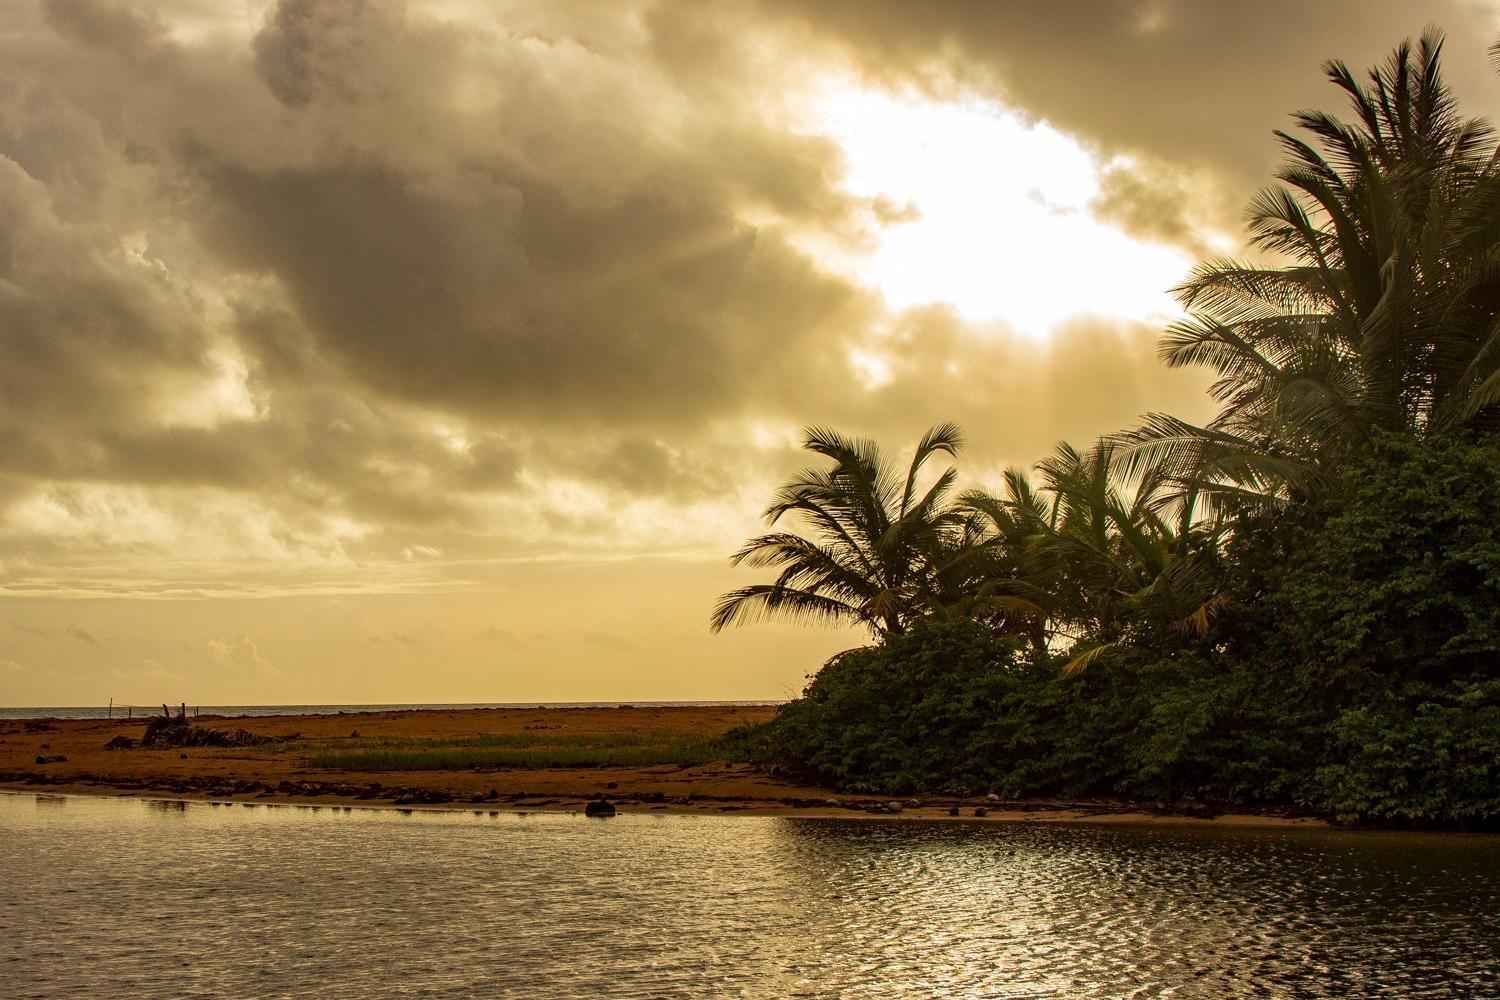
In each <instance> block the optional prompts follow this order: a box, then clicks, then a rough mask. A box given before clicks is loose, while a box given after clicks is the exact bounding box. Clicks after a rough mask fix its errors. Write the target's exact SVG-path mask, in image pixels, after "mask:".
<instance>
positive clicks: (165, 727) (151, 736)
mask: <svg viewBox="0 0 1500 1000" xmlns="http://www.w3.org/2000/svg"><path fill="white" fill-rule="evenodd" d="M296 739H301V734H298V733H293V734H292V735H290V736H264V735H262V734H260V733H252V732H249V731H247V730H244V729H209V728H208V727H206V726H195V725H192V724H191V723H189V722H188V720H187V711H186V710H185V709H184V710H183V711H181V712H179V713H178V714H177V715H173V714H172V713H171V711H170V710H169V709H168V708H167V706H165V705H163V706H162V714H161V717H160V718H157V719H152V720H151V722H150V724H149V725H147V726H146V732H145V735H143V736H142V737H141V746H143V747H256V746H263V745H265V744H267V743H286V742H288V741H290V740H296Z"/></svg>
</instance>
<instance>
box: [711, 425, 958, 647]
mask: <svg viewBox="0 0 1500 1000" xmlns="http://www.w3.org/2000/svg"><path fill="white" fill-rule="evenodd" d="M805 434H806V437H805V439H804V441H803V444H802V446H803V448H805V449H806V450H808V451H810V452H812V453H813V454H815V455H818V456H821V457H822V458H824V459H827V460H828V461H829V462H830V463H831V466H825V467H810V468H807V469H804V470H803V471H801V472H800V473H798V474H797V475H795V476H793V477H792V478H791V479H790V480H788V481H787V482H786V483H785V484H784V485H783V486H782V487H781V488H780V489H779V490H777V491H776V494H775V495H774V497H773V498H772V501H771V503H770V505H769V506H768V507H767V508H766V510H765V513H764V517H765V519H766V521H767V522H768V523H769V524H770V525H771V526H772V527H775V526H776V525H778V524H780V523H781V522H782V521H783V519H785V518H788V517H791V516H797V517H800V519H801V521H802V522H803V524H804V525H805V526H806V528H807V529H808V535H807V536H804V535H801V534H797V533H795V532H792V531H774V532H771V533H769V534H764V535H760V536H758V537H756V538H752V539H750V540H749V541H748V542H746V543H745V544H744V546H743V547H741V548H740V550H739V551H738V552H736V553H735V554H734V556H733V557H732V562H733V563H734V565H736V566H754V567H771V568H775V569H777V570H779V571H780V572H779V575H778V576H777V578H776V580H775V582H773V583H760V584H753V585H750V586H747V587H741V588H739V589H738V590H733V591H730V592H729V593H727V594H725V595H724V596H723V597H721V598H720V599H719V603H718V605H717V607H716V608H715V609H714V613H713V618H712V620H711V623H710V624H711V628H712V629H713V631H715V632H718V631H720V630H722V629H724V628H726V627H728V626H729V625H733V624H738V623H742V622H746V621H750V620H754V619H758V618H762V617H767V616H785V617H788V618H792V619H800V620H813V621H821V622H824V623H827V624H862V625H864V626H866V627H867V628H869V629H870V631H871V632H872V633H873V634H874V635H875V636H877V637H885V636H889V635H895V634H899V633H901V632H904V631H905V630H906V629H907V628H908V627H909V626H910V625H911V624H912V623H913V622H914V621H916V620H917V619H919V618H922V617H926V616H927V615H928V614H930V613H931V611H932V609H933V608H934V607H935V606H938V605H940V604H941V603H942V601H943V598H944V597H945V596H947V597H948V598H949V599H950V600H951V599H952V595H946V594H945V590H944V588H945V583H944V581H945V579H947V578H950V577H951V576H952V574H951V572H950V571H949V570H950V564H951V563H952V562H953V561H954V560H955V559H957V558H961V552H959V551H956V550H955V546H954V545H953V540H954V539H955V538H956V537H961V535H962V530H963V523H964V516H963V514H962V513H961V512H960V511H959V510H958V509H957V508H956V506H955V505H954V504H953V503H952V502H951V501H950V494H951V493H952V490H953V484H954V481H955V479H956V478H957V472H956V471H955V470H954V469H952V468H948V469H946V470H944V471H943V472H942V473H940V474H939V475H938V476H937V477H936V478H935V480H933V481H932V482H931V483H930V484H926V485H924V484H923V477H922V470H923V467H924V466H925V465H926V464H927V462H928V460H929V459H931V458H932V457H933V456H934V455H935V454H937V453H938V452H945V453H947V454H948V455H950V456H952V455H956V454H957V453H958V450H959V448H960V447H962V445H963V435H962V434H961V433H960V431H959V429H958V428H957V427H956V426H955V425H953V424H951V423H945V424H939V425H938V426H936V427H933V428H932V429H931V430H929V431H928V432H927V433H926V434H925V435H923V437H922V440H921V441H920V442H919V443H918V445H917V448H916V451H915V452H914V453H913V455H912V458H911V462H910V464H909V465H908V466H907V468H906V470H905V471H904V473H903V472H900V471H898V470H897V469H896V468H895V467H894V466H893V465H891V464H890V463H889V462H888V461H887V460H886V458H885V456H884V455H883V454H882V453H881V450H880V448H879V447H878V446H877V445H876V444H875V443H874V442H873V441H869V440H865V439H857V438H847V437H844V436H842V435H840V434H838V433H837V432H835V431H832V430H829V429H828V428H825V427H809V428H807V430H806V432H805Z"/></svg>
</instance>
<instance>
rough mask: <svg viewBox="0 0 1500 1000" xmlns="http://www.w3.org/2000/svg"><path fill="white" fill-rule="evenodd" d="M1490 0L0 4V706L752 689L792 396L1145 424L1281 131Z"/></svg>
mask: <svg viewBox="0 0 1500 1000" xmlns="http://www.w3.org/2000/svg"><path fill="white" fill-rule="evenodd" d="M1428 24H1437V25H1438V26H1440V27H1442V28H1443V29H1445V30H1446V32H1447V35H1448V46H1447V50H1446V66H1447V71H1448V75H1449V78H1450V80H1451V81H1452V83H1453V85H1454V87H1455V89H1456V90H1457V92H1458V94H1459V96H1460V98H1461V99H1462V101H1463V105H1464V108H1465V109H1466V110H1467V111H1468V112H1469V113H1471V114H1486V115H1489V116H1491V117H1495V116H1496V112H1500V77H1496V76H1495V75H1494V74H1493V73H1492V71H1491V69H1490V67H1489V65H1488V63H1487V61H1486V58H1485V49H1486V47H1487V46H1488V45H1489V44H1490V43H1491V42H1492V41H1493V40H1494V39H1495V38H1496V37H1497V36H1500V7H1497V6H1496V4H1494V3H1490V2H1478V0H1473V2H1471V0H1425V2H1421V3H1416V2H1394V0H1326V2H1320V3H1317V4H1305V3H1291V2H1269V3H1260V4H1244V3H1240V2H1217V0H1214V2H1208V0H1191V2H1190V0H1176V2H1174V0H1145V2H1125V0H1121V2H1095V3H1084V2H1071V0H1054V2H1052V3H1047V4H1008V3H1006V4H1002V3H993V4H984V3H975V2H968V0H931V2H928V3H924V4H911V3H906V2H901V0H857V2H856V0H848V2H842V0H820V2H818V3H806V2H804V0H726V2H723V3H716V4H703V3H698V2H691V0H681V2H675V0H674V2H666V0H595V2H568V0H549V2H546V3H537V2H530V3H506V2H492V0H433V2H427V3H417V2H415V0H412V2H406V3H403V2H400V0H277V2H272V0H155V2H147V0H135V2H114V0H10V2H7V3H6V4H4V5H3V6H0V705H78V704H83V705H88V704H103V703H104V702H106V701H107V700H109V699H111V698H113V699H114V700H115V701H116V702H125V703H134V704H157V703H160V702H162V701H172V702H181V701H186V702H188V703H190V704H302V703H323V704H328V703H394V702H427V703H432V702H506V701H610V700H708V699H782V698H787V697H791V696H794V695H795V694H796V693H797V692H798V691H799V690H800V688H801V686H802V684H803V683H804V682H805V678H806V676H807V675H808V674H809V673H811V672H812V671H814V670H816V668H817V667H818V665H819V664H820V663H821V662H822V661H823V660H824V659H825V658H826V657H827V656H829V655H830V654H832V653H834V652H836V651H838V650H840V649H845V648H848V647H850V646H853V645H858V644H860V643H862V642H864V641H866V639H865V637H864V636H863V635H861V634H860V633H858V632H855V631H852V630H840V629H832V630H830V629H818V628H808V627H799V626H793V625H787V624H777V623H766V624H760V625H754V626H750V627H745V628H741V629H736V630H732V631H729V632H726V633H723V634H720V635H710V634H709V632H708V626H707V622H708V616H709V613H710V611H711V609H712V607H713V604H714V601H715V599H716V598H717V596H718V595H719V594H720V593H721V592H723V591H725V590H728V589H731V588H733V587H736V586H739V585H742V584H744V583H747V582H754V581H756V580H758V579H759V578H760V577H759V575H758V574H756V573H755V572H754V571H748V570H736V569H732V568H731V567H730V566H729V564H728V556H729V554H730V553H731V552H732V551H734V549H735V548H737V547H738V545H739V544H740V542H741V541H742V540H743V539H745V538H746V537H747V536H749V535H751V534H754V533H756V532H757V531H758V530H759V529H760V528H761V522H760V520H759V515H760V511H761V509H762V508H763V506H764V504H765V502H766V501H767V499H768V497H769V494H770V491H771V490H772V489H773V488H774V486H775V485H776V483H777V482H778V481H779V480H780V479H782V478H784V477H785V476H787V475H789V474H791V473H792V472H794V471H796V470H797V469H798V468H800V467H801V466H802V465H803V464H804V461H803V458H804V456H803V455H801V454H800V453H799V451H798V441H799V437H800V429H801V428H802V427H804V426H806V425H809V424H814V423H816V424H826V425H830V426H833V427H835V428H838V429H840V430H841V431H844V432H846V433H848V434H851V435H860V436H869V437H873V438H875V439H876V440H878V441H880V442H881V443H882V444H883V445H884V446H885V447H887V448H888V449H889V450H890V452H891V454H892V455H893V456H897V457H899V456H900V455H902V453H905V452H907V451H909V449H910V448H911V446H912V445H913V444H914V442H915V441H916V439H917V438H918V437H919V436H920V435H921V433H922V431H923V430H924V429H926V428H927V427H928V426H930V425H932V424H934V423H937V422H939V421H942V420H956V421H958V422H959V423H960V424H961V425H962V426H963V428H964V429H965V431H966V433H967V436H968V439H969V445H968V447H967V448H966V450H965V451H964V453H963V454H962V455H961V456H960V461H959V463H958V464H959V467H960V469H961V471H962V472H963V476H964V482H965V483H966V484H968V485H978V486H983V485H987V484H988V485H993V484H994V483H995V482H996V481H997V480H998V477H999V474H1000V472H1001V471H1002V470H1003V469H1004V468H1005V467H1006V466H1008V465H1013V464H1020V465H1029V464H1030V463H1032V462H1034V461H1036V460H1037V459H1039V458H1041V457H1042V456H1043V455H1045V454H1046V453H1047V452H1048V451H1050V450H1051V448H1052V447H1053V446H1054V445H1055V444H1056V443H1057V442H1058V441H1060V440H1070V441H1074V442H1078V443H1082V444H1086V443H1088V442H1089V441H1091V440H1093V439H1094V438H1095V437H1097V436H1098V435H1100V434H1103V433H1108V432H1111V431H1114V430H1118V429H1121V428H1124V427H1127V426H1131V425H1132V424H1133V422H1134V421H1135V420H1136V419H1137V418H1138V417H1139V416H1140V415H1141V414H1142V413H1145V412H1147V411H1168V412H1171V413H1175V414H1177V415H1179V416H1182V417H1185V418H1188V419H1203V418H1205V417H1206V416H1208V414H1209V413H1210V412H1211V408H1210V405H1209V401H1208V399H1207V397H1206V395H1205V394H1204V388H1205V386H1206V378H1205V377H1204V376H1203V375H1201V374H1200V373H1197V372H1192V371H1172V370H1168V369H1166V368H1164V367H1163V366H1162V365H1160V364H1159V363H1158V361H1157V360H1156V357H1155V354H1154V351H1153V344H1154V341H1155V339H1156V337H1157V336H1158V334H1159V333H1160V332H1161V330H1162V329H1163V327H1164V326H1165V325H1166V324H1167V323H1169V322H1171V320H1172V319H1173V318H1174V316H1175V315H1176V305H1175V303H1174V300H1173V299H1172V297H1171V295H1170V289H1171V287H1172V286H1173V285H1175V284H1176V283H1177V282H1178V281H1180V280H1182V278H1184V277H1185V276H1186V274H1187V272H1188V270H1189V269H1190V268H1191V267H1192V266H1193V264H1194V263H1195V262H1197V261H1199V260H1202V259H1204V258H1206V257H1209V256H1214V255H1224V254H1228V255H1234V254H1240V253H1242V252H1243V251H1244V249H1245V248H1244V244H1243V233H1242V231H1241V228H1240V218H1241V213H1242V211H1243V207H1244V205H1245V204H1246V203H1247V202H1248V201H1249V199H1250V198H1251V196H1252V195H1253V194H1254V193H1255V191H1256V190H1257V189H1258V188H1260V187H1262V186H1264V185H1265V184H1267V183H1268V182H1269V181H1270V180H1271V176H1272V173H1273V171H1274V169H1275V167H1276V165H1277V163H1278V161H1279V154H1278V148H1277V145H1276V140H1275V138H1274V136H1273V134H1272V133H1273V130H1275V129H1277V128H1282V127H1286V126H1287V125H1288V124H1289V115H1290V113H1291V112H1293V111H1295V110H1297V109H1299V108H1306V107H1321V108H1328V109H1333V110H1342V107H1341V103H1340V102H1339V100H1338V98H1337V95H1336V94H1335V93H1334V91H1333V89H1332V88H1331V87H1330V86H1329V85H1328V84H1327V83H1326V82H1325V81H1324V79H1323V76H1322V73H1321V71H1320V64H1321V63H1322V62H1323V61H1324V60H1325V59H1329V58H1339V59H1343V60H1345V61H1346V62H1348V63H1349V64H1350V65H1352V66H1353V67H1355V68H1356V69H1360V70H1362V69H1364V68H1366V67H1368V66H1370V65H1372V64H1373V63H1375V62H1376V61H1378V60H1379V59H1381V58H1383V57H1384V55H1385V54H1386V53H1387V52H1388V51H1389V50H1390V49H1391V48H1393V47H1394V46H1395V45H1396V44H1397V43H1398V42H1399V41H1400V40H1401V39H1402V38H1405V37H1411V36H1415V35H1416V34H1418V33H1419V32H1420V31H1421V30H1422V29H1423V28H1424V27H1425V26H1426V25H1428Z"/></svg>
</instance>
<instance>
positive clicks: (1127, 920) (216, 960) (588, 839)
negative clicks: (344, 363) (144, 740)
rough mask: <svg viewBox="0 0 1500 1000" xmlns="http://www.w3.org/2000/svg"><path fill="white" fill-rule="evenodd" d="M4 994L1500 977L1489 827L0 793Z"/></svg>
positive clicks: (1238, 991) (663, 990) (1493, 986)
mask: <svg viewBox="0 0 1500 1000" xmlns="http://www.w3.org/2000/svg"><path fill="white" fill-rule="evenodd" d="M0 865H3V868H4V871H5V873H6V883H5V887H4V888H3V889H0V984H4V986H3V989H0V993H4V995H5V996H7V997H72V996H82V995H95V996H117V995H118V996H133V997H284V996H319V997H367V996H376V995H381V996H384V995H398V996H414V997H461V996H470V995H476V996H511V995H514V996H523V995H524V996H528V997H533V996H534V997H574V996H595V995H598V994H603V993H608V994H609V995H611V996H627V997H658V996H667V997H672V996H681V997H696V996H747V997H782V996H808V997H814V996H838V995H842V996H851V997H878V996H894V995H898V994H899V995H903V996H934V995H936V996H966V997H967V996H991V997H1059V998H1062V997H1089V996H1111V997H1113V996H1139V997H1157V996H1174V997H1224V996H1313V997H1317V996H1328V997H1334V996H1390V997H1423V996H1431V997H1452V996H1500V838H1483V837H1464V836H1422V835H1386V834H1361V833H1326V832H1315V831H1302V830H1297V831H1238V832H1224V831H1205V832H1197V831H1195V832H1180V831H1172V830H1163V829H1161V828H1153V829H1140V828H1124V827H1084V826H1073V827H1066V826H1040V825H1001V824H983V823H918V822H883V821H878V820H877V821H858V820H798V819H779V818H776V819H772V818H750V817H698V816H665V815H662V816H649V815H631V816H621V817H618V818H616V819H613V820H605V821H599V820H586V819H584V818H583V817H581V816H569V815H556V814H553V815H532V816H519V815H515V814H510V813H493V814H489V813H487V814H484V815H478V816H476V815H473V814H471V813H468V812H460V813H423V812H416V813H411V814H402V813H400V812H396V811H392V810H352V811H351V810H344V809H341V808H321V809H318V808H311V807H302V808H297V807H281V808H268V807H256V808H247V807H244V806H239V805H231V806H210V805H208V804H206V803H196V804H185V803H166V802H147V801H141V800H131V799H91V798H85V797H62V796H45V795H30V794H0Z"/></svg>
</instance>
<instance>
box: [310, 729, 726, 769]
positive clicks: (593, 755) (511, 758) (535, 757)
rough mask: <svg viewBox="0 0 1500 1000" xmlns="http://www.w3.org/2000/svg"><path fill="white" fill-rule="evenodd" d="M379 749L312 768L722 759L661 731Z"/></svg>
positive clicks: (316, 760) (325, 756)
mask: <svg viewBox="0 0 1500 1000" xmlns="http://www.w3.org/2000/svg"><path fill="white" fill-rule="evenodd" d="M372 742H375V743H376V744H377V745H375V746H361V747H359V748H357V749H354V748H351V749H347V750H340V749H327V750H320V751H318V752H316V753H314V754H312V757H311V762H312V764H313V766H314V767H326V768H332V769H335V770H342V771H467V770H471V769H473V768H476V767H477V768H530V769H540V768H549V767H651V766H653V765H657V764H683V765H691V764H706V763H708V762H709V761H713V760H722V759H724V756H725V749H726V748H725V747H724V746H723V745H722V743H721V742H720V741H719V740H718V739H702V738H684V737H681V736H673V735H668V734H663V733H610V734H606V735H597V734H595V735H590V734H584V733H570V734H557V733H536V734H531V733H523V734H505V735H490V736H463V737H452V738H448V739H428V740H379V741H372Z"/></svg>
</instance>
